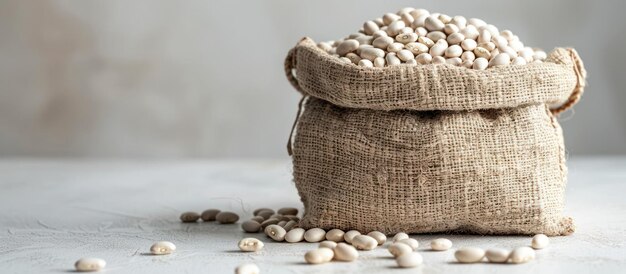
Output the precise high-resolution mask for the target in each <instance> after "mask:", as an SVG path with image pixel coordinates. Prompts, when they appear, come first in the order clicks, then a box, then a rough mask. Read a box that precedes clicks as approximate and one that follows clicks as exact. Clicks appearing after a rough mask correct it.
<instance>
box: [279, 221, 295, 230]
mask: <svg viewBox="0 0 626 274" xmlns="http://www.w3.org/2000/svg"><path fill="white" fill-rule="evenodd" d="M297 225H298V222H296V221H289V222H287V223H286V224H285V226H283V228H284V229H285V230H287V231H290V230H291V229H293V228H294V227H296V226H297Z"/></svg>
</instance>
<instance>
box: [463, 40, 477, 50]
mask: <svg viewBox="0 0 626 274" xmlns="http://www.w3.org/2000/svg"><path fill="white" fill-rule="evenodd" d="M476 45H477V44H476V40H473V39H465V40H463V42H461V47H462V48H463V49H464V50H469V51H471V50H474V49H475V48H476Z"/></svg>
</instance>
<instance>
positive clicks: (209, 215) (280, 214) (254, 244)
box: [74, 207, 549, 274]
mask: <svg viewBox="0 0 626 274" xmlns="http://www.w3.org/2000/svg"><path fill="white" fill-rule="evenodd" d="M253 215H254V216H253V217H252V218H251V219H250V220H249V221H245V222H243V223H242V225H241V228H242V230H243V231H244V232H246V233H258V232H261V231H262V232H264V233H265V234H266V235H267V236H268V237H269V238H270V239H272V240H273V241H275V242H288V243H298V242H302V241H306V242H309V243H319V245H318V247H317V248H315V249H313V250H309V251H307V252H306V253H305V254H304V261H305V262H307V263H309V264H323V263H328V262H331V261H339V262H352V261H355V260H357V259H358V258H359V251H369V250H374V249H376V248H378V247H379V246H383V245H385V244H386V243H387V236H386V235H385V234H384V233H382V232H379V231H371V232H369V233H367V234H362V233H361V232H359V231H357V230H349V231H346V232H344V231H342V230H340V229H331V230H328V231H326V230H324V229H321V228H310V229H307V230H305V229H303V228H300V227H298V223H299V220H300V219H299V217H298V216H297V215H298V209H296V208H293V207H284V208H281V209H279V210H277V211H274V210H272V209H270V208H259V209H257V210H254V212H253ZM199 219H202V220H203V221H204V222H212V221H217V222H218V223H220V224H232V223H235V222H237V220H238V219H239V215H237V214H236V213H233V212H222V211H220V210H218V209H208V210H205V211H204V212H202V214H198V213H194V212H185V213H183V214H181V216H180V220H181V221H182V222H184V223H190V222H192V223H193V222H197V221H198V220H199ZM548 244H549V239H548V237H547V236H546V235H543V234H538V235H535V236H534V237H533V238H532V240H531V243H530V247H527V246H523V247H518V248H515V249H513V250H512V251H510V250H506V249H502V248H492V249H487V250H486V251H485V250H483V249H481V248H478V247H462V248H459V249H457V250H456V251H455V253H454V256H455V258H456V259H457V261H458V262H460V263H478V262H483V261H484V260H485V258H486V260H487V262H490V263H512V264H520V263H527V262H529V261H531V260H533V259H534V258H535V249H543V248H545V247H547V246H548ZM419 246H420V244H419V242H418V241H417V240H416V239H414V238H411V237H409V235H408V234H406V233H404V232H400V233H397V234H395V235H394V236H393V238H392V239H391V243H389V244H387V245H386V248H387V251H388V252H389V254H390V255H391V257H393V258H395V262H396V265H397V266H398V267H400V268H413V267H417V266H419V265H421V264H422V263H423V261H424V259H423V257H422V255H421V254H420V253H418V252H417V250H418V248H419ZM238 247H239V249H240V250H241V251H242V252H259V251H261V250H262V249H263V248H264V247H265V244H264V243H263V241H261V240H259V239H257V238H253V237H246V238H243V239H241V240H240V241H239V243H238ZM531 247H532V248H531ZM450 248H452V241H450V240H449V239H445V238H438V239H434V240H432V241H431V242H430V247H428V248H426V249H425V250H431V251H447V250H449V249H450ZM175 250H176V246H175V245H174V243H172V242H168V241H159V242H156V243H154V244H153V245H152V246H151V247H150V252H149V254H152V255H168V254H172V253H174V251H175ZM74 266H75V269H76V270H77V271H80V272H91V271H100V270H103V269H104V267H105V266H106V262H105V261H104V260H103V259H99V258H82V259H80V260H78V261H76V263H75V265H74ZM235 273H236V274H259V273H260V268H259V267H258V266H257V265H256V264H254V263H251V262H246V263H243V264H241V265H239V266H238V267H237V268H236V269H235Z"/></svg>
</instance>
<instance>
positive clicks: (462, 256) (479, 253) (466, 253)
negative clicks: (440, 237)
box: [454, 247, 485, 263]
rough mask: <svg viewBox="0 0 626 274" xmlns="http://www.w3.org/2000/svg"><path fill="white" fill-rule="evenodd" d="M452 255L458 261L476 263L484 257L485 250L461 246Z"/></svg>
mask: <svg viewBox="0 0 626 274" xmlns="http://www.w3.org/2000/svg"><path fill="white" fill-rule="evenodd" d="M454 257H455V258H456V260H457V261H459V262H460V263H477V262H480V261H482V260H483V257H485V251H484V250H482V249H481V248H477V247H462V248H459V249H458V250H457V251H456V252H454Z"/></svg>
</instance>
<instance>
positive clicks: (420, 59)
mask: <svg viewBox="0 0 626 274" xmlns="http://www.w3.org/2000/svg"><path fill="white" fill-rule="evenodd" d="M415 61H417V63H419V64H422V65H427V64H430V62H432V61H433V56H432V55H430V54H428V53H422V54H420V55H418V56H417V57H415Z"/></svg>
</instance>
